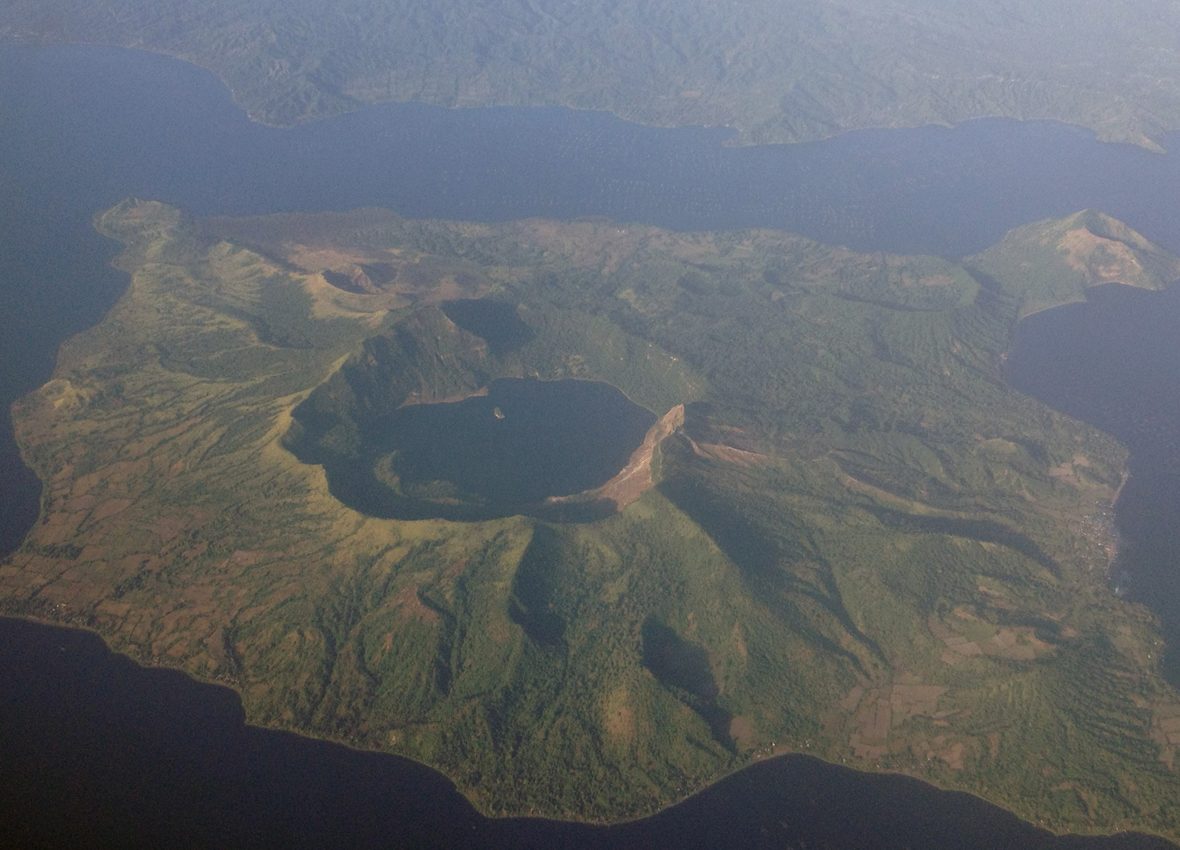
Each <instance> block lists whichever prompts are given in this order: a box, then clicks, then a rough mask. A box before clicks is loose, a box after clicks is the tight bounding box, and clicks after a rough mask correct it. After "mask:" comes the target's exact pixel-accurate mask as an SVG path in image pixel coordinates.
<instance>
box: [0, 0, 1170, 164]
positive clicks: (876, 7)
mask: <svg viewBox="0 0 1180 850" xmlns="http://www.w3.org/2000/svg"><path fill="white" fill-rule="evenodd" d="M1178 30H1180V10H1178V9H1177V8H1176V7H1175V6H1174V5H1172V4H1161V3H1157V2H1150V0H1118V1H1117V2H1113V3H1111V2H1097V0H1081V2H1065V0H1045V1H1044V2H1039V3H1035V4H1015V3H1011V2H1007V0H978V2H972V3H945V2H933V0H862V2H855V3H852V2H847V0H724V1H723V2H718V0H643V2H639V0H622V2H619V0H588V2H580V3H570V2H566V1H565V0H440V2H434V3H430V4H422V3H411V2H407V0H392V1H391V0H380V2H378V0H333V2H329V3H323V2H312V0H282V2H275V0H270V2H249V3H247V2H243V0H160V1H159V2H150V3H149V2H146V0H105V2H103V3H100V4H96V3H87V2H81V0H9V2H6V3H5V4H4V5H3V7H2V8H0V37H3V36H7V37H9V38H17V39H24V40H28V39H32V40H49V41H82V42H100V43H105V44H119V45H128V46H135V47H146V48H148V49H152V50H158V51H163V52H166V53H170V54H174V55H177V56H181V57H184V58H186V59H189V60H191V61H194V62H196V63H198V64H200V65H203V66H206V67H209V68H212V69H213V70H214V71H216V72H217V73H218V74H220V75H221V76H222V78H223V79H225V81H226V82H227V83H228V84H229V86H230V87H231V88H232V89H233V91H234V94H235V96H236V97H237V98H238V100H239V101H240V102H241V104H242V105H243V106H244V107H245V108H246V109H247V110H248V111H249V112H250V113H251V114H252V115H254V116H256V117H257V118H260V119H262V120H265V121H269V122H274V123H289V122H294V121H299V120H303V119H306V118H309V117H314V116H318V115H325V114H330V113H334V112H339V111H341V110H347V109H351V108H354V107H355V106H357V105H358V104H361V103H368V102H373V101H382V100H422V101H427V102H431V103H441V104H448V105H457V106H466V105H485V104H493V103H494V104H562V105H567V106H574V107H578V108H588V109H602V110H609V111H611V112H614V113H616V114H618V115H621V116H623V117H625V118H629V119H632V120H636V121H640V122H644V123H651V124H661V125H684V124H705V125H727V126H732V127H736V128H738V129H739V130H740V131H741V138H742V140H743V141H746V142H783V141H799V140H806V139H818V138H824V137H827V136H831V135H833V134H835V133H838V132H841V131H844V130H850V129H855V128H863V127H896V126H916V125H921V124H928V123H954V122H959V121H963V120H965V119H968V118H975V117H980V116H1008V117H1012V118H1021V119H1029V118H1048V119H1056V120H1060V121H1066V122H1070V123H1074V124H1080V125H1084V126H1087V127H1091V128H1093V129H1094V130H1096V131H1097V132H1098V134H1099V135H1100V136H1101V137H1102V138H1104V139H1117V140H1122V141H1132V142H1135V143H1142V144H1149V145H1150V144H1151V142H1150V141H1149V140H1151V139H1155V138H1158V137H1159V136H1160V135H1161V134H1162V133H1163V132H1164V131H1166V130H1171V129H1177V128H1180V94H1177V92H1180V47H1178V46H1177V43H1176V39H1175V33H1176V32H1177V31H1178Z"/></svg>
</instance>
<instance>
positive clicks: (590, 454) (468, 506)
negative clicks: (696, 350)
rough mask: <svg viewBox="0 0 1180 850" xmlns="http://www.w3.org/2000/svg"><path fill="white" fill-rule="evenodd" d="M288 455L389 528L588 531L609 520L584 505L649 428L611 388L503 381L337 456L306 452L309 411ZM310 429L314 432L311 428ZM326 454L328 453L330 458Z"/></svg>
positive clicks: (379, 420) (404, 409) (407, 410)
mask: <svg viewBox="0 0 1180 850" xmlns="http://www.w3.org/2000/svg"><path fill="white" fill-rule="evenodd" d="M301 419H302V420H303V423H302V425H303V427H302V428H301V429H300V430H299V432H298V433H296V434H295V435H294V437H293V439H292V440H290V441H289V445H290V446H291V447H292V449H293V450H294V451H295V452H296V454H297V455H300V456H301V457H302V459H304V460H307V461H311V462H318V463H322V464H323V466H324V468H325V470H326V471H327V474H328V483H329V487H330V489H331V491H332V493H333V495H335V496H336V498H338V499H340V500H341V501H342V502H344V503H345V504H347V505H349V506H350V507H353V508H355V509H357V510H359V511H361V512H363V513H366V514H369V515H371V516H380V517H391V518H397V519H430V518H435V519H451V520H472V521H474V520H485V519H493V518H496V517H503V516H511V515H514V514H528V515H534V516H543V517H546V518H553V519H590V518H594V517H596V516H600V515H602V514H603V513H606V512H608V511H609V510H611V509H612V508H613V505H612V504H611V503H606V504H603V503H601V502H600V501H599V500H596V499H594V498H593V497H592V496H588V497H587V499H585V500H583V501H579V500H569V499H557V498H556V497H568V496H571V495H573V494H579V493H587V492H588V491H593V490H594V489H595V488H597V487H600V486H601V485H603V484H606V483H607V482H608V481H610V480H611V478H612V477H614V476H615V475H616V474H617V473H619V472H620V471H621V470H623V469H624V467H626V466H627V464H628V461H629V460H630V459H631V456H632V454H633V453H634V452H635V451H636V450H637V449H638V448H639V447H640V446H641V445H642V443H643V441H644V437H645V435H646V434H647V433H648V431H649V429H650V428H651V427H652V426H653V425H654V424H655V423H656V417H655V415H654V414H652V413H651V412H650V411H649V410H647V409H645V408H643V407H641V406H639V405H637V404H635V403H634V402H632V401H631V400H629V399H628V398H627V397H626V396H625V395H624V394H623V393H622V392H620V391H619V390H618V389H616V388H615V387H613V386H611V385H610V384H606V383H602V382H599V381H589V380H574V379H566V380H555V381H542V380H533V379H521V378H501V379H497V380H494V381H492V382H491V383H490V384H488V385H487V386H486V388H484V389H482V390H480V391H478V392H477V393H473V394H471V395H470V396H468V397H467V398H463V399H460V400H451V401H445V402H438V403H432V404H425V403H418V404H406V405H402V406H400V407H397V408H396V409H394V410H392V411H389V412H386V413H383V414H381V415H377V416H374V417H372V418H371V419H369V421H366V422H363V423H361V424H359V426H358V427H357V428H356V429H355V433H356V435H357V436H358V437H359V439H358V440H355V441H354V440H350V441H346V442H344V443H342V446H344V447H345V448H338V449H336V450H333V449H332V448H331V440H320V441H319V443H318V449H319V450H318V451H317V450H316V448H317V446H311V445H309V444H308V440H307V437H308V434H309V433H314V432H316V431H318V430H320V429H317V428H316V427H315V423H314V421H313V419H314V417H312V416H310V415H309V414H308V412H307V411H297V412H296V420H297V421H299V420H301ZM308 426H310V428H309V427H308ZM325 446H329V448H328V449H327V450H325V449H324V447H325Z"/></svg>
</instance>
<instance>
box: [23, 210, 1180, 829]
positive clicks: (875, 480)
mask: <svg viewBox="0 0 1180 850" xmlns="http://www.w3.org/2000/svg"><path fill="white" fill-rule="evenodd" d="M96 222H97V226H98V228H99V229H100V230H101V232H102V233H104V234H106V235H108V236H110V237H112V238H114V239H117V240H119V241H120V242H121V243H122V244H123V246H124V248H123V253H122V255H121V256H120V258H119V259H118V261H117V262H118V265H119V267H120V268H122V269H124V270H126V271H127V272H128V274H129V276H130V284H129V287H128V289H127V291H126V293H125V294H124V296H123V297H122V299H121V300H120V301H119V302H118V303H117V304H116V306H115V307H114V308H113V309H112V310H111V311H110V312H109V313H108V315H107V316H106V317H105V318H104V320H103V321H102V322H101V323H100V324H99V325H98V326H97V327H95V328H93V329H91V330H89V331H86V332H84V333H82V334H79V335H78V336H76V337H74V338H73V339H71V340H69V341H68V342H67V343H66V344H65V345H64V346H63V347H62V349H61V352H60V355H59V359H58V363H57V367H56V371H55V373H54V375H53V378H52V380H50V381H49V382H48V383H47V384H46V385H45V386H43V387H42V388H41V389H39V390H37V391H36V392H34V393H32V394H30V395H29V396H27V397H25V398H24V399H22V400H21V401H20V402H18V403H17V405H16V406H15V408H14V419H15V425H16V431H17V435H18V439H19V441H20V444H21V447H22V451H23V454H24V457H25V459H26V461H27V462H28V463H29V464H30V465H31V466H32V468H33V469H34V470H35V471H36V472H37V474H38V475H39V476H40V478H41V479H42V481H43V482H44V486H45V489H44V494H43V500H42V507H41V517H40V520H39V521H38V523H37V524H36V526H35V528H34V529H33V530H32V532H31V533H30V534H29V536H28V537H27V539H26V540H25V542H24V543H23V545H22V546H21V547H20V549H19V550H18V551H17V552H15V553H14V554H13V555H12V556H10V557H9V558H8V559H7V560H6V561H4V562H3V563H2V564H0V611H2V612H3V613H6V614H12V615H20V616H28V617H36V618H41V619H46V620H50V621H55V622H62V623H68V624H75V625H81V626H85V627H89V628H93V629H95V630H96V631H98V632H99V633H100V634H101V635H102V636H103V637H104V638H105V639H106V640H107V641H109V642H110V644H111V645H112V646H113V647H114V648H116V649H117V650H119V651H121V652H125V653H128V654H130V655H132V656H134V657H136V658H139V659H142V660H145V661H147V662H150V663H153V664H159V665H167V666H170V667H176V668H180V669H183V670H185V671H187V672H189V673H191V674H193V675H195V676H198V677H202V678H205V679H209V680H217V681H221V682H225V683H227V684H229V685H231V686H232V687H233V688H235V689H236V690H237V692H238V693H239V694H240V695H241V698H242V701H243V703H244V706H245V709H246V712H247V716H248V719H249V720H250V721H251V722H253V723H257V724H262V725H266V726H270V727H276V728H284V729H291V730H296V731H299V732H301V733H304V734H308V735H312V736H318V737H323V738H330V739H335V740H340V741H344V742H348V743H350V744H353V745H355V746H358V747H363V748H370V749H374V750H382V751H387V752H394V753H399V754H403V755H406V756H409V757H411V758H414V759H417V760H420V761H422V762H424V763H426V764H429V765H432V766H434V767H436V768H438V769H439V770H441V771H443V772H444V773H446V774H447V775H448V776H450V777H451V778H452V779H453V780H454V781H455V782H456V783H457V785H458V786H459V788H460V789H461V790H462V791H463V792H464V793H465V794H467V795H468V796H469V797H470V799H471V800H472V801H473V802H474V803H475V804H476V805H477V806H478V807H479V808H480V809H481V810H483V811H484V812H488V813H492V814H497V815H519V814H537V815H546V816H553V817H561V818H574V819H582V820H591V821H615V820H619V819H624V818H631V817H636V816H641V815H644V814H647V813H650V812H653V811H655V810H657V809H659V808H661V807H663V806H666V805H668V804H670V803H672V802H675V801H676V800H678V799H681V798H683V797H684V796H686V795H688V794H690V793H692V792H694V791H697V790H699V789H701V788H702V787H704V786H705V785H707V784H709V783H711V782H714V781H716V780H717V779H719V778H720V777H722V776H724V775H726V774H729V773H731V772H733V771H735V770H737V769H740V768H741V767H742V766H744V765H747V764H750V763H751V762H753V761H755V760H758V759H762V758H766V757H769V756H772V755H774V754H780V753H786V752H805V753H809V754H812V755H815V756H818V757H820V758H823V759H827V760H830V761H833V762H839V763H844V764H847V765H850V766H854V767H857V768H862V769H867V770H880V771H897V772H902V773H906V774H910V775H913V776H916V777H919V778H922V779H925V780H927V781H929V782H932V783H934V784H936V785H938V786H940V787H944V788H951V789H961V790H965V791H969V792H972V793H975V794H978V795H980V796H982V797H984V798H986V799H987V800H990V801H992V802H995V803H997V804H999V805H1001V806H1003V807H1005V808H1008V809H1010V810H1012V811H1014V812H1016V813H1018V814H1020V815H1022V816H1024V817H1025V818H1027V819H1029V820H1031V821H1033V822H1035V823H1038V824H1041V825H1044V826H1046V827H1048V828H1050V829H1053V830H1058V831H1076V832H1084V833H1086V832H1110V831H1115V830H1122V829H1134V830H1138V831H1145V832H1154V833H1158V834H1160V835H1163V836H1167V837H1170V838H1172V839H1178V838H1180V809H1178V807H1177V806H1176V805H1175V801H1176V800H1177V799H1178V798H1180V772H1178V771H1177V764H1176V756H1177V749H1178V748H1180V697H1178V696H1177V694H1176V692H1175V691H1174V690H1173V689H1172V688H1170V687H1169V686H1168V685H1167V684H1166V683H1165V682H1164V681H1163V680H1162V679H1161V677H1160V676H1159V674H1158V672H1157V664H1156V660H1157V658H1158V654H1159V651H1160V638H1159V633H1158V630H1157V627H1156V624H1155V622H1154V620H1153V618H1152V616H1151V615H1150V614H1149V613H1148V612H1147V611H1146V610H1145V609H1143V608H1142V607H1139V606H1136V605H1132V604H1129V603H1127V602H1124V601H1121V600H1119V599H1118V598H1116V597H1115V596H1114V595H1113V594H1112V593H1111V592H1110V590H1109V589H1108V587H1107V584H1106V570H1107V567H1108V566H1109V564H1110V562H1111V559H1112V557H1113V555H1114V554H1115V547H1116V546H1117V539H1116V537H1115V535H1114V531H1113V528H1112V527H1111V524H1110V521H1109V519H1108V517H1109V513H1110V512H1109V506H1110V504H1111V503H1112V501H1113V499H1114V498H1115V497H1116V493H1117V490H1118V488H1119V487H1120V484H1121V482H1122V480H1123V476H1124V469H1125V460H1126V458H1125V451H1124V449H1123V448H1122V447H1120V445H1119V444H1117V443H1116V442H1115V441H1114V440H1113V439H1112V438H1110V437H1109V436H1106V435H1104V434H1102V433H1101V432H1098V431H1096V430H1095V429H1093V428H1091V427H1089V426H1086V425H1084V424H1082V423H1079V422H1077V421H1074V420H1071V419H1069V418H1067V417H1065V416H1063V415H1060V414H1058V413H1056V412H1054V411H1052V410H1050V409H1048V408H1047V407H1045V406H1043V405H1041V404H1040V403H1038V402H1036V401H1034V400H1032V399H1030V398H1027V397H1024V396H1022V395H1020V394H1019V393H1016V392H1015V391H1013V390H1012V389H1010V388H1009V387H1008V386H1007V385H1006V384H1005V382H1004V380H1003V376H1002V362H1003V357H1004V353H1005V351H1006V349H1007V346H1008V343H1009V339H1010V335H1011V333H1012V330H1013V328H1014V326H1015V324H1016V322H1017V321H1018V319H1019V317H1020V316H1022V315H1026V314H1028V313H1030V312H1032V311H1034V310H1037V309H1043V308H1045V307H1047V306H1050V305H1051V304H1056V303H1064V302H1067V301H1070V300H1077V299H1079V298H1082V297H1084V293H1085V290H1086V288H1087V287H1090V286H1093V285H1096V284H1099V283H1104V282H1109V281H1121V282H1123V283H1127V284H1131V285H1136V286H1143V287H1148V288H1161V287H1163V286H1164V285H1165V284H1166V283H1167V282H1169V281H1171V280H1174V279H1176V278H1180V260H1177V259H1176V258H1174V257H1171V256H1169V255H1167V254H1166V253H1164V252H1163V251H1161V250H1159V249H1157V248H1156V247H1154V246H1153V245H1151V244H1150V243H1148V242H1147V241H1146V240H1144V239H1143V238H1142V237H1140V236H1138V235H1137V234H1135V233H1134V232H1132V231H1131V230H1129V229H1128V228H1127V227H1126V226H1124V225H1122V224H1120V223H1119V222H1117V221H1114V220H1112V219H1110V218H1108V217H1106V216H1104V215H1102V214H1099V213H1096V212H1083V213H1078V214H1077V215H1074V216H1071V217H1069V218H1067V219H1063V220H1059V221H1049V222H1041V223H1037V224H1033V225H1029V226H1026V227H1023V228H1020V229H1018V230H1015V231H1013V232H1012V233H1010V234H1009V235H1008V236H1007V237H1006V238H1005V239H1004V240H1003V241H1002V242H1000V243H999V244H998V245H996V246H995V247H993V248H991V249H989V250H987V251H985V252H983V253H981V254H979V255H976V256H973V257H969V258H967V259H965V260H963V261H962V262H959V263H956V262H951V261H948V260H942V259H937V258H932V257H900V256H890V255H882V254H873V255H864V254H857V253H854V252H852V251H849V250H846V249H843V248H838V247H830V246H825V245H821V244H818V243H815V242H812V241H809V240H807V239H804V238H801V237H797V236H793V235H790V234H787V233H781V232H774V231H745V232H736V233H687V234H686V233H674V232H669V231H664V230H659V229H656V228H652V227H645V226H633V225H621V224H615V223H611V222H605V221H597V220H596V221H586V222H566V223H559V222H550V221H541V220H532V221H523V222H511V223H504V224H474V223H455V222H441V221H413V220H407V219H403V218H399V217H397V216H396V215H394V214H392V213H389V212H385V211H381V210H362V211H357V212H352V213H334V214H316V215H311V214H307V215H279V216H267V217H259V218H245V219H228V218H209V219H195V218H191V217H189V216H187V215H185V214H184V213H182V212H181V211H179V210H176V209H174V208H171V207H168V206H164V205H162V204H159V203H155V202H146V201H137V200H128V201H125V202H123V203H121V204H119V205H118V206H116V207H114V208H113V209H111V210H109V211H107V212H105V213H103V214H102V215H100V216H98V217H97V219H96ZM541 389H543V390H544V391H543V392H537V394H536V395H535V398H534V397H533V396H529V398H532V399H533V401H531V402H529V403H530V404H534V405H535V406H536V407H535V408H533V409H532V410H533V413H536V411H538V410H539V411H540V413H539V415H535V416H533V418H532V419H529V420H528V421H527V422H526V423H525V424H520V425H519V426H518V427H520V428H525V425H527V427H528V428H536V427H538V423H540V427H545V425H546V424H547V423H549V422H551V423H552V426H551V427H552V428H554V429H557V428H559V427H560V428H563V429H564V428H567V427H574V425H572V424H570V423H571V422H574V423H575V424H578V423H580V424H578V427H586V428H587V429H588V430H587V435H588V436H578V437H577V441H575V443H574V444H573V448H572V449H571V448H570V447H569V445H568V441H567V443H562V445H564V446H565V447H566V448H565V449H563V450H566V451H570V452H571V455H570V456H571V457H573V456H575V455H579V452H578V451H577V448H578V445H579V442H580V441H583V440H592V439H595V437H594V434H596V433H599V431H600V430H601V428H607V427H608V426H609V427H616V426H618V427H620V428H621V427H622V426H621V425H620V424H619V422H620V421H621V420H620V419H619V418H620V417H621V418H622V419H624V420H625V423H624V424H626V426H627V427H626V428H625V429H622V430H620V431H619V432H618V434H615V435H614V436H611V437H610V438H609V440H608V441H607V442H608V443H609V445H607V444H605V443H604V446H603V447H601V448H602V452H601V453H599V454H594V453H591V452H587V453H586V456H587V457H590V456H591V455H592V454H593V458H594V463H596V464H598V466H597V467H595V469H593V470H590V471H589V472H588V473H587V474H586V476H585V477H583V478H570V479H568V480H561V481H553V482H545V483H543V485H538V487H539V489H537V488H534V489H521V490H513V491H511V492H508V491H501V490H497V489H496V485H497V484H498V483H502V482H500V479H501V478H502V477H504V476H511V475H513V474H515V471H514V469H511V468H509V467H505V468H504V469H505V471H503V472H502V473H497V475H496V476H493V477H492V478H491V479H488V480H483V479H481V480H476V481H473V482H472V481H460V480H458V479H457V478H456V477H455V475H454V474H453V473H452V472H448V471H447V470H449V469H450V467H448V466H447V465H446V462H447V460H448V458H449V457H450V455H449V452H450V451H452V450H453V449H452V448H447V449H446V450H445V451H441V452H438V453H436V454H437V458H436V462H435V465H434V466H429V465H427V466H419V467H414V466H412V465H408V463H409V461H407V460H406V454H405V453H404V452H402V449H401V448H400V447H402V446H404V445H407V443H404V442H399V441H404V440H410V439H411V438H412V439H414V440H419V441H420V442H419V443H415V444H414V445H420V446H425V448H424V449H422V451H425V452H427V453H428V454H429V452H430V451H431V448H430V446H429V445H428V443H429V441H430V439H431V435H432V434H433V435H434V436H435V437H437V438H438V439H439V440H442V438H443V437H444V436H448V437H450V436H453V434H454V432H453V431H451V430H448V428H449V426H448V427H447V428H443V427H435V426H434V425H433V424H432V423H435V422H437V421H448V422H451V421H453V422H458V423H459V424H457V425H455V426H454V427H456V428H462V427H468V426H469V425H470V423H471V422H474V423H475V424H474V425H470V427H473V428H478V429H480V431H479V433H481V434H485V433H486V434H491V435H493V436H492V437H488V438H487V439H489V440H490V441H491V442H489V443H488V444H487V445H488V446H489V447H490V448H489V449H488V452H489V453H492V452H499V451H501V450H502V449H503V444H501V443H499V442H496V440H497V439H499V437H498V436H496V435H497V434H499V433H500V432H499V431H497V430H496V429H498V428H505V429H506V428H509V427H510V426H516V423H517V420H518V419H519V417H520V414H519V413H518V411H519V410H520V408H519V407H518V406H514V405H518V404H519V403H520V402H519V398H518V396H517V395H513V394H512V393H518V394H519V393H521V392H530V393H531V392H534V391H539V390H541ZM566 391H569V392H573V393H575V395H576V396H577V398H576V399H575V401H571V402H569V404H570V405H571V406H570V408H569V410H568V411H566V412H564V413H563V412H561V411H559V410H557V407H558V406H560V405H562V404H565V403H566V402H565V401H562V400H561V399H564V398H565V397H564V396H561V395H560V393H562V392H566ZM551 392H552V393H558V395H557V396H553V398H550V395H549V394H550V393H551ZM586 393H590V395H586ZM594 393H597V395H593V394H594ZM585 398H596V399H598V401H597V402H595V404H601V405H607V406H609V409H610V411H611V415H610V416H607V417H604V419H605V420H608V421H606V422H604V423H598V424H597V425H596V424H595V423H594V421H593V420H594V416H593V415H592V413H590V414H587V413H586V411H585V410H584V409H582V408H579V407H577V406H576V404H580V403H581V401H579V399H585ZM553 399H558V400H557V401H554V400H553ZM575 402H576V403H575ZM545 405H550V408H548V409H547V408H545ZM546 410H550V411H552V419H551V420H550V419H548V418H547V416H548V415H549V414H548V413H546ZM571 411H572V413H571ZM436 415H441V416H444V417H451V419H446V420H435V419H432V418H430V417H433V416H436ZM469 416H470V417H473V418H471V419H464V418H463V417H469ZM423 417H426V418H425V419H423ZM575 420H576V422H575ZM422 422H426V423H427V425H426V426H421V423H422ZM407 423H408V424H407ZM505 433H508V432H505ZM513 433H515V432H513ZM521 433H523V434H525V438H523V439H526V442H527V439H535V436H529V435H532V434H534V432H533V431H528V430H527V429H526V430H525V431H522V432H521ZM612 434H613V432H612ZM407 435H409V436H407ZM567 436H568V435H567V434H564V433H563V434H561V435H556V434H555V435H553V440H554V441H555V442H560V440H563V439H566V437H567ZM481 439H482V438H481ZM421 441H425V442H421ZM513 445H514V446H516V448H514V449H513V451H518V450H519V445H517V444H513ZM503 450H505V451H506V449H503ZM595 451H598V450H597V449H596V450H595ZM523 456H524V455H519V456H514V457H523ZM489 460H491V458H489ZM499 460H502V458H500V459H499ZM498 462H499V461H498ZM523 462H524V461H521V460H516V461H513V462H512V464H517V463H523ZM571 462H572V461H571ZM512 464H510V465H509V466H512ZM536 474H540V473H536ZM432 476H433V477H432ZM506 492H507V493H508V495H505V493H506ZM505 499H507V500H508V501H507V502H505V501H504V500H505ZM512 499H515V500H516V501H512ZM526 503H527V505H528V506H529V507H528V509H521V508H520V506H521V505H524V504H526ZM504 504H508V505H509V507H510V509H508V510H498V509H497V506H501V507H502V506H503V505H504ZM374 506H376V507H374ZM390 506H392V507H390ZM489 506H490V507H489ZM385 508H389V509H388V510H385ZM466 512H470V513H466ZM1104 517H1107V519H1104Z"/></svg>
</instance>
